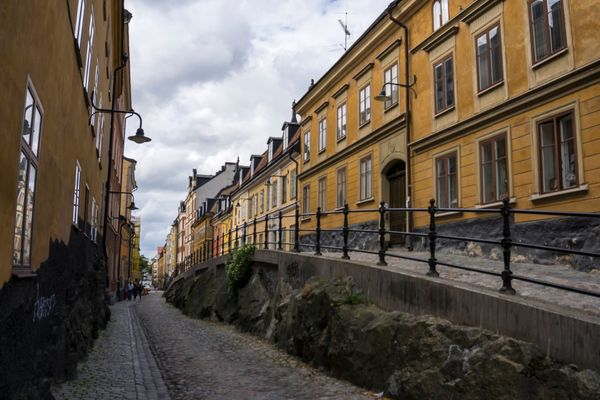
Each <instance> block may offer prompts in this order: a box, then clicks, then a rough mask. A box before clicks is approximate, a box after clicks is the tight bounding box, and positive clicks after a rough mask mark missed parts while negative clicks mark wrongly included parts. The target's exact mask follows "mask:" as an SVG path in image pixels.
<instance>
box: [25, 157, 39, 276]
mask: <svg viewBox="0 0 600 400" xmlns="http://www.w3.org/2000/svg"><path fill="white" fill-rule="evenodd" d="M36 172H37V171H36V169H35V167H34V166H33V165H31V164H30V165H29V183H28V191H27V200H26V203H25V204H26V207H25V226H24V229H23V264H24V265H29V264H31V233H32V229H33V204H34V200H35V198H34V194H35V177H36V175H37V174H36Z"/></svg>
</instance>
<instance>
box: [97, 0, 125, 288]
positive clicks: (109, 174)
mask: <svg viewBox="0 0 600 400" xmlns="http://www.w3.org/2000/svg"><path fill="white" fill-rule="evenodd" d="M121 10H123V11H122V12H123V13H124V11H125V1H124V0H123V1H122V2H121ZM124 15H125V14H123V20H122V21H121V49H120V50H121V65H119V66H118V67H116V68H115V69H114V70H113V76H112V78H113V82H112V92H111V95H112V99H111V113H110V130H109V135H108V136H109V139H108V172H107V178H106V187H105V191H106V193H105V194H104V226H103V227H102V242H103V243H102V244H103V246H102V247H103V248H104V256H105V257H106V259H107V261H108V249H107V248H106V233H107V231H108V225H109V224H110V223H112V221H111V216H110V215H108V211H109V210H108V208H109V204H110V201H109V200H110V184H111V179H112V169H113V166H112V159H113V141H114V136H115V127H114V126H115V107H116V99H117V96H116V93H115V90H116V86H117V84H116V83H117V72H119V71H121V70H122V69H123V68H125V67H126V66H127V61H128V57H127V56H126V55H125V54H124V53H123V50H124V43H125V37H124V36H125V20H124ZM119 235H120V233H119ZM117 262H120V260H117ZM106 278H107V279H106V280H107V286H110V282H108V280H109V279H108V270H107V277H106Z"/></svg>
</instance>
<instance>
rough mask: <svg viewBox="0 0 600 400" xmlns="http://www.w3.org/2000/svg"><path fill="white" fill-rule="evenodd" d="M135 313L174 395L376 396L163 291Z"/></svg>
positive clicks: (145, 301) (140, 306) (291, 397)
mask: <svg viewBox="0 0 600 400" xmlns="http://www.w3.org/2000/svg"><path fill="white" fill-rule="evenodd" d="M136 312H137V313H138V315H139V318H140V321H141V323H142V325H143V326H144V328H145V331H146V333H147V335H148V338H149V341H150V345H151V347H152V350H153V352H154V354H155V355H156V356H157V360H159V364H160V369H161V370H162V371H163V375H164V377H165V382H166V384H167V386H168V388H169V392H170V394H171V398H173V399H211V400H212V399H230V400H233V399H274V400H275V399H277V400H283V399H311V400H312V399H373V398H375V397H376V396H375V395H374V394H371V393H369V392H367V391H365V390H363V389H360V388H357V387H355V386H352V385H351V384H349V383H347V382H343V381H339V380H336V379H333V378H331V377H328V376H327V375H325V374H324V373H322V372H320V371H317V370H315V369H313V368H310V367H309V366H307V365H306V364H304V363H302V362H301V361H299V360H298V359H296V358H294V357H291V356H289V355H288V354H286V353H284V352H283V351H280V350H279V349H277V348H275V347H274V346H273V345H271V344H270V343H268V342H265V341H263V340H261V339H259V338H256V337H254V336H251V335H247V334H242V333H240V332H238V331H236V329H235V327H233V326H230V325H225V324H221V323H216V322H210V321H204V320H196V319H191V318H188V317H186V316H184V315H182V314H181V312H180V311H179V310H178V309H176V308H175V307H173V306H171V305H169V304H166V303H165V301H164V299H163V298H162V297H161V293H160V292H155V293H152V294H151V295H149V296H146V297H145V298H144V300H143V301H142V302H141V303H140V304H138V305H136Z"/></svg>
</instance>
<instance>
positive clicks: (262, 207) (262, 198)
mask: <svg viewBox="0 0 600 400" xmlns="http://www.w3.org/2000/svg"><path fill="white" fill-rule="evenodd" d="M260 212H261V214H262V213H264V212H265V191H264V190H261V191H260Z"/></svg>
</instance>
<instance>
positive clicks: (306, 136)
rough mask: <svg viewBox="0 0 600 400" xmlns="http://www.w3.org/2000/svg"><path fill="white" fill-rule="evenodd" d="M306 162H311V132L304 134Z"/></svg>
mask: <svg viewBox="0 0 600 400" xmlns="http://www.w3.org/2000/svg"><path fill="white" fill-rule="evenodd" d="M303 159H304V161H308V160H310V131H306V132H304V158H303Z"/></svg>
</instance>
